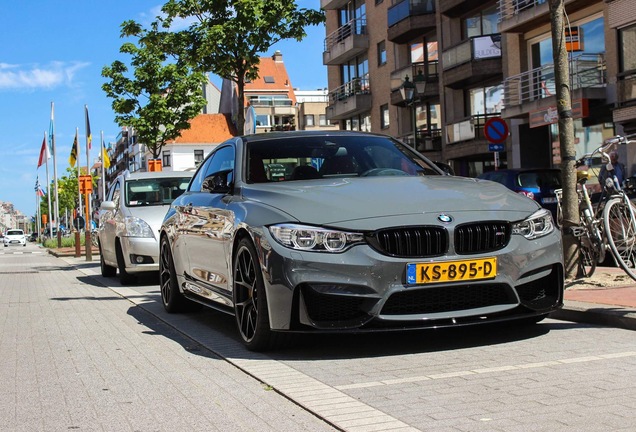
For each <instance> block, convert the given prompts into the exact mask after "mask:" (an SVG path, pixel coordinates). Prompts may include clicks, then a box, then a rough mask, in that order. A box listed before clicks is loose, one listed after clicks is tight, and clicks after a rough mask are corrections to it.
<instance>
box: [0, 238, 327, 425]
mask: <svg viewBox="0 0 636 432" xmlns="http://www.w3.org/2000/svg"><path fill="white" fill-rule="evenodd" d="M28 249H29V250H30V251H31V253H32V254H31V255H29V256H28V258H27V257H26V255H25V254H26V252H23V251H22V250H20V251H10V252H9V253H7V252H5V253H3V254H2V255H1V256H0V293H1V295H0V334H1V335H2V337H1V340H0V353H2V354H1V355H0V382H2V391H1V392H0V419H2V420H0V431H7V432H8V431H11V432H15V431H62V430H82V431H109V430H112V431H164V430H165V431H185V430H188V431H198V430H200V431H215V430H216V431H230V430H231V431H252V430H259V431H290V432H292V431H293V432H295V431H312V432H313V431H331V430H334V428H333V427H332V426H330V425H329V424H327V423H326V422H324V421H323V420H321V419H319V418H317V417H316V416H314V415H312V414H310V413H309V412H307V411H306V410H304V409H302V408H301V407H299V406H298V405H296V404H295V403H293V402H291V401H290V400H288V399H286V398H285V397H283V396H282V395H281V394H280V393H278V392H276V391H271V388H269V387H267V386H265V385H264V384H263V383H262V382H259V381H258V380H256V379H254V378H252V377H250V376H249V375H246V374H245V373H244V372H243V371H241V370H240V369H238V368H237V367H235V366H234V365H232V364H230V363H228V362H227V361H224V360H223V359H220V358H219V357H218V356H216V355H215V354H214V353H212V352H210V351H208V350H207V349H205V347H203V346H201V345H200V344H198V343H196V342H194V341H193V340H192V339H189V338H188V337H186V336H184V335H183V334H182V333H180V332H177V331H175V330H174V329H173V328H172V327H170V326H169V325H166V324H165V323H164V322H162V321H161V320H159V319H157V318H156V317H155V316H153V315H152V314H150V313H148V312H147V311H146V310H144V308H142V307H139V306H138V304H140V303H143V302H148V301H154V300H150V299H148V298H144V296H139V295H135V293H132V292H131V293H129V294H130V299H127V298H125V297H122V296H120V295H118V294H116V293H115V292H113V290H111V289H108V288H105V287H104V286H101V285H100V284H99V283H98V282H96V280H95V279H94V278H92V277H90V275H91V273H93V274H94V273H96V272H97V271H98V263H99V261H98V260H97V262H96V263H95V262H94V263H84V262H82V260H81V259H75V261H74V262H73V264H74V266H75V267H71V266H69V265H68V263H67V262H64V261H62V260H60V259H57V258H55V257H52V256H50V255H48V254H41V255H36V254H34V253H33V252H36V251H35V250H34V248H33V247H31V246H30V247H29V248H28Z"/></svg>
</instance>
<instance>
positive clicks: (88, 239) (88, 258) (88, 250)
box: [84, 230, 93, 261]
mask: <svg viewBox="0 0 636 432" xmlns="http://www.w3.org/2000/svg"><path fill="white" fill-rule="evenodd" d="M84 246H85V247H86V261H93V244H92V243H91V232H90V230H86V239H85V244H84Z"/></svg>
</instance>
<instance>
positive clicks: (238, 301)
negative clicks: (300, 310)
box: [233, 238, 273, 351]
mask: <svg viewBox="0 0 636 432" xmlns="http://www.w3.org/2000/svg"><path fill="white" fill-rule="evenodd" d="M233 292H234V314H235V315H236V325H237V327H238V330H239V333H240V335H241V339H242V340H243V343H244V344H245V346H246V347H247V348H248V349H249V350H252V351H261V350H265V349H268V348H270V347H271V342H272V338H273V335H272V331H271V329H270V327H269V313H268V310H267V298H266V297H265V285H264V282H263V275H262V273H261V268H260V265H259V261H258V255H257V254H256V250H255V249H254V246H253V245H252V242H251V241H250V240H249V239H247V238H243V239H241V240H240V241H239V243H238V246H237V248H236V253H235V254H234V290H233Z"/></svg>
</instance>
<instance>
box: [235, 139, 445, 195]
mask: <svg viewBox="0 0 636 432" xmlns="http://www.w3.org/2000/svg"><path fill="white" fill-rule="evenodd" d="M247 167H248V172H247V175H246V180H247V182H248V183H262V182H279V181H289V180H311V179H319V178H330V177H368V176H421V175H442V174H441V173H440V171H439V170H438V168H437V167H435V165H433V163H432V162H430V161H428V160H426V159H423V158H421V157H419V156H418V155H417V154H416V153H414V152H413V151H412V150H411V149H410V148H409V147H407V146H406V145H404V144H402V143H400V142H399V141H396V140H392V139H390V138H388V137H383V136H374V135H368V136H365V135H350V136H342V135H333V136H301V137H299V136H294V137H292V138H277V139H271V140H264V141H257V142H253V143H249V142H248V151H247Z"/></svg>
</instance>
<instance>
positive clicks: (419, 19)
mask: <svg viewBox="0 0 636 432" xmlns="http://www.w3.org/2000/svg"><path fill="white" fill-rule="evenodd" d="M387 25H388V27H389V28H388V30H387V39H389V40H390V41H391V42H394V43H398V44H402V43H406V42H408V41H410V40H411V39H413V38H414V37H416V36H419V35H421V34H422V33H426V32H428V31H430V30H433V29H435V27H436V25H435V2H434V1H433V0H402V1H400V2H399V3H396V4H394V5H393V6H391V7H390V8H389V9H388V11H387Z"/></svg>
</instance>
